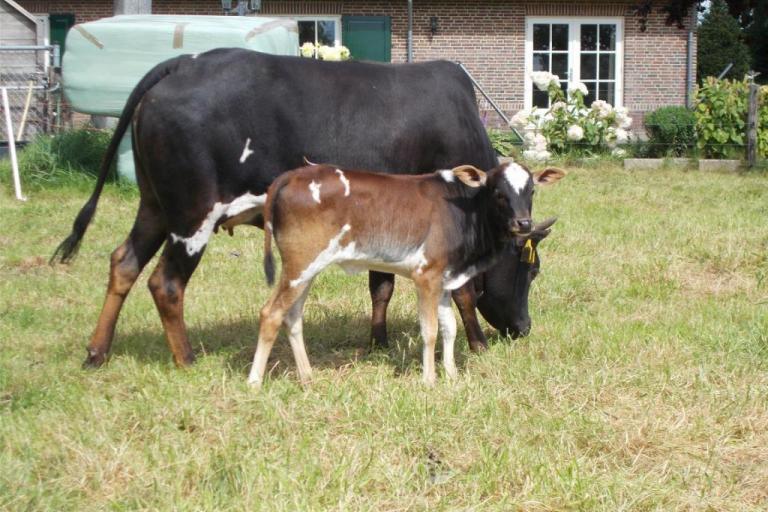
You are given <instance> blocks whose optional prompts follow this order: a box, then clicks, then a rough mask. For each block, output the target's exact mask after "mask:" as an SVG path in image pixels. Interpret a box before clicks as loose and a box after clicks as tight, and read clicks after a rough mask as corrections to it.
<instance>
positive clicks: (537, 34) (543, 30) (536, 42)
mask: <svg viewBox="0 0 768 512" xmlns="http://www.w3.org/2000/svg"><path fill="white" fill-rule="evenodd" d="M533 49H534V50H536V51H542V50H544V51H546V50H549V25H540V24H534V25H533Z"/></svg>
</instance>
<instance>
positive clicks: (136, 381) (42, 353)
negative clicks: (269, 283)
mask: <svg viewBox="0 0 768 512" xmlns="http://www.w3.org/2000/svg"><path fill="white" fill-rule="evenodd" d="M570 171H571V172H570V175H569V176H568V177H567V178H566V179H565V180H564V181H562V182H561V183H559V184H558V185H557V186H555V187H552V188H549V189H542V190H541V191H540V192H539V193H538V194H537V196H536V216H537V217H538V218H544V217H546V216H550V215H559V217H560V220H559V222H558V223H557V224H556V225H555V229H554V232H553V234H552V235H551V236H550V237H549V238H548V239H547V240H546V241H545V242H544V243H542V245H541V248H540V253H541V256H542V259H543V267H542V273H541V276H540V277H539V278H538V279H537V281H536V282H535V284H534V286H533V289H532V294H531V316H532V319H533V322H534V325H533V331H532V333H531V335H530V336H528V337H527V338H525V339H521V340H517V341H510V340H503V339H498V338H493V339H492V346H491V349H490V351H489V352H488V353H487V354H484V355H482V356H480V357H477V356H473V355H470V354H469V353H468V352H467V349H466V340H465V339H464V338H463V332H462V333H460V339H459V340H458V344H459V347H460V351H459V354H458V357H459V363H460V376H459V379H458V380H457V381H456V382H453V383H452V382H448V381H446V380H445V379H443V378H441V379H440V380H439V381H438V384H437V386H436V387H435V388H433V389H426V388H424V387H423V385H422V384H421V382H420V378H421V367H420V362H419V354H420V351H419V350H420V340H419V338H418V326H417V319H416V315H415V312H414V305H415V299H414V294H413V288H412V286H411V285H410V284H409V283H407V282H406V281H405V280H398V284H397V290H396V293H395V298H394V300H393V303H392V307H391V310H390V320H391V321H390V332H391V338H392V345H393V346H392V348H391V349H390V350H389V351H388V352H384V353H380V352H379V353H377V352H373V353H371V352H369V351H368V350H367V345H368V343H367V341H368V339H367V336H368V320H367V318H368V314H369V304H368V298H367V286H366V279H365V276H363V275H359V276H346V275H345V274H343V273H342V272H340V271H337V270H334V271H330V272H327V273H326V274H324V275H323V276H322V277H321V278H320V279H319V280H318V281H319V282H318V283H317V284H316V285H315V287H314V288H313V291H312V294H311V296H310V298H309V300H308V302H307V307H306V316H305V331H306V332H305V334H306V338H307V344H308V350H309V355H310V360H311V361H312V363H313V365H314V369H315V380H314V382H313V383H312V385H311V386H310V387H308V388H307V389H303V388H302V387H301V386H300V385H299V384H298V383H297V380H296V376H295V373H294V372H293V361H292V357H291V353H290V349H289V347H288V346H287V345H288V344H287V342H286V340H285V338H284V336H282V337H281V339H280V341H279V343H278V344H277V346H276V350H275V351H274V353H273V358H272V362H271V363H270V367H272V371H271V377H270V378H269V379H268V380H267V382H266V385H265V387H264V388H263V389H262V390H261V391H260V392H254V391H253V390H251V389H249V388H248V387H247V385H246V382H245V381H246V375H247V370H248V368H249V364H250V359H251V357H252V354H253V350H254V348H255V342H256V336H257V331H258V311H259V309H260V307H261V305H262V304H263V303H264V301H265V300H266V297H267V295H268V293H269V289H268V288H267V287H266V286H265V283H264V276H263V274H262V270H261V250H262V243H263V236H262V233H261V232H260V231H257V230H254V229H247V228H238V230H237V231H236V233H235V237H234V238H230V237H228V236H226V235H220V236H218V237H216V238H215V239H214V240H213V241H212V244H211V246H210V247H209V249H208V251H207V253H206V256H205V258H204V259H203V262H202V264H201V265H200V268H199V269H198V271H197V273H196V274H195V276H194V278H193V280H192V283H191V286H190V288H189V293H188V295H187V308H186V312H187V315H186V318H187V321H188V325H189V327H190V331H191V337H192V340H193V345H194V347H195V350H196V351H197V352H198V354H199V356H200V357H199V359H198V363H197V364H196V365H195V366H194V367H193V368H192V369H189V370H184V371H180V370H177V369H175V368H174V367H173V365H172V364H171V362H170V352H169V350H168V348H167V346H166V344H165V341H164V339H163V335H162V330H161V326H160V322H159V319H158V316H157V313H156V312H155V310H154V306H153V304H152V300H151V298H150V295H149V293H148V292H147V290H146V275H144V276H143V277H142V279H141V280H140V282H138V283H137V285H136V287H135V288H134V291H133V293H132V295H131V297H130V298H129V300H128V302H127V304H126V306H125V308H124V310H123V315H122V317H121V319H120V322H119V324H118V333H117V337H116V340H115V345H114V347H113V355H112V360H111V361H110V363H109V365H108V366H106V367H104V368H102V369H101V370H98V371H83V370H80V368H79V365H80V362H81V360H82V359H83V358H84V356H85V351H84V346H85V343H86V342H87V339H88V336H89V335H90V332H91V329H93V327H94V325H95V320H96V318H97V315H98V312H99V309H100V307H101V301H102V296H103V293H104V287H105V284H106V279H107V269H108V258H109V253H110V252H111V251H112V250H113V249H114V247H115V246H117V245H118V244H119V243H120V242H122V240H123V238H124V236H125V235H126V234H127V233H128V229H129V227H130V224H131V221H132V215H133V213H134V212H135V209H136V205H137V195H136V193H135V192H132V191H130V190H126V189H124V188H118V187H115V186H108V187H107V189H106V191H105V194H104V196H103V197H102V201H101V204H100V206H99V211H98V213H97V215H96V218H95V221H94V223H93V224H92V225H91V228H90V230H89V232H88V234H87V235H86V238H85V240H84V243H83V247H82V250H81V253H80V256H79V259H78V260H76V261H75V263H74V264H73V265H72V266H70V267H63V266H57V267H55V268H51V267H49V266H48V265H47V264H46V261H47V259H48V257H49V256H50V254H51V252H52V251H53V249H54V248H55V246H56V245H57V244H58V242H59V241H60V240H61V239H62V238H63V237H64V236H65V235H66V234H67V233H68V231H69V228H70V225H71V222H72V220H73V218H74V216H75V214H76V212H77V210H78V209H79V208H80V206H81V205H82V204H83V202H84V201H85V199H86V197H87V194H88V193H89V191H88V190H87V189H86V188H83V187H80V186H75V187H66V186H64V187H61V188H57V189H51V188H45V187H39V188H38V189H37V190H32V191H30V192H29V193H28V194H29V196H30V197H29V201H28V202H27V203H23V204H22V203H17V202H16V201H15V200H13V197H12V193H11V191H10V190H9V188H8V186H7V182H4V184H3V186H2V187H3V188H2V192H0V218H2V220H3V229H2V231H0V275H1V276H2V279H0V509H3V510H103V509H113V510H124V509H152V510H158V509H159V510H170V509H173V510H201V509H204V510H230V509H233V510H234V509H236V510H286V511H289V510H290V511H294V510H371V511H380V510H499V511H508V510H542V511H544V510H588V511H591V510H605V511H618V510H623V511H629V510H632V511H645V510H664V511H668V510H718V511H719V510H733V511H750V510H751V511H758V510H766V508H768V463H767V462H766V461H768V279H767V278H768V261H767V259H768V224H766V219H768V181H766V177H765V175H764V174H759V173H751V174H745V175H725V174H701V173H696V172H680V171H678V170H674V169H668V170H664V171H657V172H642V173H635V174H633V173H627V172H624V171H622V170H620V169H617V168H610V167H607V166H605V165H603V166H602V167H599V168H592V169H584V168H572V169H570ZM147 274H148V272H147Z"/></svg>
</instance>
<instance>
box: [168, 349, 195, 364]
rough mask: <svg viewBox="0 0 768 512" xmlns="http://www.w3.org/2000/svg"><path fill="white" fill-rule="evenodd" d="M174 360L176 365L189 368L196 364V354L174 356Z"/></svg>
mask: <svg viewBox="0 0 768 512" xmlns="http://www.w3.org/2000/svg"><path fill="white" fill-rule="evenodd" d="M173 362H174V363H176V366H178V367H179V368H187V367H189V366H192V365H193V364H195V354H193V353H191V352H190V353H189V354H187V355H185V356H183V357H181V358H175V357H174V358H173Z"/></svg>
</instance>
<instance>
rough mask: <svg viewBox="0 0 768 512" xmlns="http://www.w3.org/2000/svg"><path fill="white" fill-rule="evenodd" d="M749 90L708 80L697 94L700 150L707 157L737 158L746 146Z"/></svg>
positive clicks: (742, 84)
mask: <svg viewBox="0 0 768 512" xmlns="http://www.w3.org/2000/svg"><path fill="white" fill-rule="evenodd" d="M747 101H748V86H747V83H746V82H745V81H739V82H737V81H732V80H717V79H716V78H714V77H708V78H707V79H706V80H705V81H704V83H703V84H702V85H701V86H700V87H699V88H698V90H697V91H696V131H697V133H698V142H697V146H698V147H699V149H700V150H702V151H703V152H704V154H705V155H706V156H710V157H716V158H725V157H729V156H736V155H737V154H738V153H739V152H741V151H742V150H743V146H744V144H745V142H746V138H745V135H746V126H747Z"/></svg>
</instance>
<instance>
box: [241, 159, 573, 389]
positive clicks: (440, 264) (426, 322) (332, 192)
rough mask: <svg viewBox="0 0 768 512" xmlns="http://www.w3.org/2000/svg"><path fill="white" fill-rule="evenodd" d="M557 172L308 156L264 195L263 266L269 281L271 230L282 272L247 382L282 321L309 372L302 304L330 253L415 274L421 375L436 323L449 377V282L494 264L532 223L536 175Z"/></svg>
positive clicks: (356, 266) (302, 371) (360, 264)
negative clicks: (371, 165)
mask: <svg viewBox="0 0 768 512" xmlns="http://www.w3.org/2000/svg"><path fill="white" fill-rule="evenodd" d="M563 175H564V173H563V171H561V170H559V169H546V170H544V171H541V172H539V173H535V174H531V173H530V172H529V171H527V170H526V169H525V168H523V167H521V166H519V165H517V164H509V165H502V166H500V167H497V168H495V169H493V170H491V171H489V172H488V173H487V174H486V173H485V172H483V171H481V170H479V169H477V168H475V167H472V166H469V165H465V166H460V167H457V168H455V169H453V170H444V171H438V172H436V173H434V174H427V175H420V176H397V175H384V174H375V173H369V172H362V171H351V170H341V169H338V168H336V167H333V166H328V165H315V166H308V167H303V168H300V169H296V170H294V171H291V172H288V173H285V174H283V175H281V176H280V177H278V178H277V179H276V180H275V181H274V182H273V184H272V185H271V186H270V187H269V191H268V195H267V203H266V206H265V213H264V221H265V229H266V234H265V251H264V268H265V272H266V274H267V280H268V281H269V283H270V284H272V283H273V282H274V277H275V276H274V274H275V270H274V261H273V257H272V248H271V245H272V235H274V237H275V242H276V244H277V247H278V249H279V250H280V255H281V257H282V272H281V275H280V281H279V283H278V285H277V288H276V289H275V291H274V293H273V294H272V296H271V297H270V299H269V300H268V301H267V304H266V305H265V306H264V308H263V309H262V310H261V324H260V328H259V341H258V346H257V348H256V354H255V355H254V359H253V366H252V368H251V372H250V376H249V378H248V382H249V383H250V384H251V385H254V386H258V385H260V384H261V382H262V380H263V378H264V372H265V370H266V365H267V358H268V357H269V353H270V351H271V349H272V345H273V344H274V342H275V338H276V337H277V334H278V331H279V329H280V325H281V324H283V325H285V327H286V328H287V330H288V339H289V341H290V344H291V348H292V350H293V355H294V358H295V359H296V365H297V367H298V372H299V377H300V379H301V381H302V382H304V383H306V382H308V381H309V378H310V376H311V368H310V365H309V360H308V358H307V353H306V349H305V347H304V339H303V334H302V309H303V306H304V301H305V299H306V297H307V293H308V292H309V288H310V286H311V285H312V281H313V279H314V278H315V276H317V274H319V273H320V272H321V271H322V270H323V269H324V268H326V267H327V266H329V265H331V264H334V263H335V264H338V265H340V266H341V267H342V268H344V269H345V270H347V271H350V272H354V271H362V270H377V271H381V272H391V273H395V274H399V275H402V276H405V277H408V278H410V279H412V280H413V281H414V283H415V284H416V290H417V294H418V310H419V322H420V325H421V335H422V338H423V339H424V352H423V365H424V381H425V382H427V383H428V384H432V383H434V381H435V342H436V338H437V330H438V324H439V326H440V331H441V333H442V338H443V365H444V367H445V373H446V374H447V376H448V377H451V378H452V377H455V376H456V366H455V363H454V356H453V344H454V339H455V337H456V319H455V317H454V316H453V311H452V309H451V296H450V291H451V290H455V289H456V288H459V287H460V286H462V285H463V284H464V283H466V282H467V281H468V280H469V279H471V278H472V277H474V276H475V275H476V274H478V273H479V272H483V271H484V270H485V269H487V268H488V267H489V266H490V265H492V264H493V263H494V262H495V260H496V258H497V257H498V256H499V255H500V254H502V252H503V250H504V249H505V247H506V246H507V245H508V244H509V243H512V242H513V241H514V240H515V239H517V240H519V239H520V238H524V237H525V236H526V235H528V234H530V233H531V232H532V229H533V226H532V223H531V220H530V211H531V204H530V202H531V196H532V191H533V187H534V184H546V183H553V182H555V181H557V180H559V179H560V178H561V177H562V176H563Z"/></svg>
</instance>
